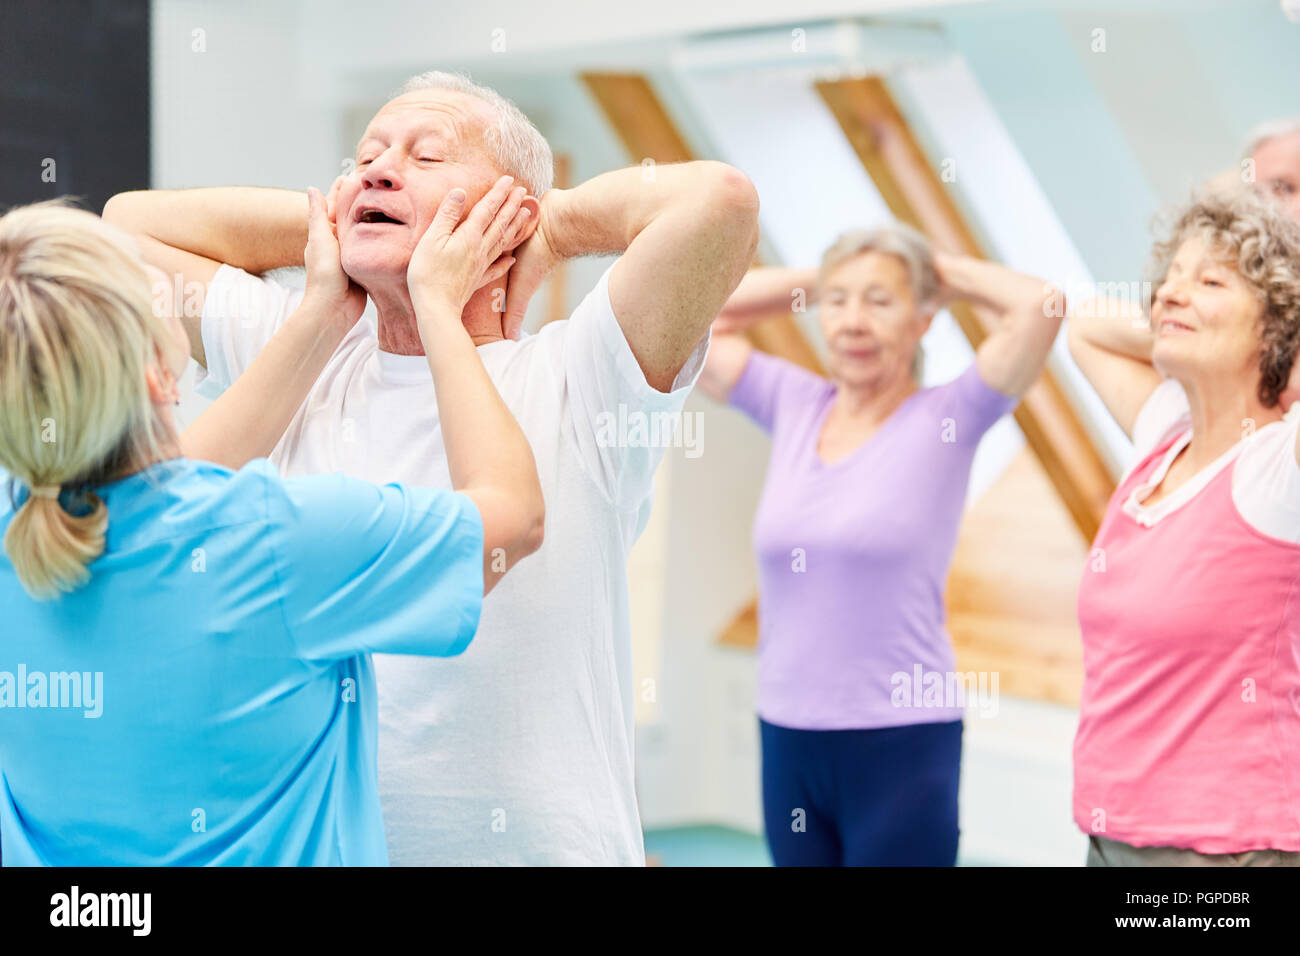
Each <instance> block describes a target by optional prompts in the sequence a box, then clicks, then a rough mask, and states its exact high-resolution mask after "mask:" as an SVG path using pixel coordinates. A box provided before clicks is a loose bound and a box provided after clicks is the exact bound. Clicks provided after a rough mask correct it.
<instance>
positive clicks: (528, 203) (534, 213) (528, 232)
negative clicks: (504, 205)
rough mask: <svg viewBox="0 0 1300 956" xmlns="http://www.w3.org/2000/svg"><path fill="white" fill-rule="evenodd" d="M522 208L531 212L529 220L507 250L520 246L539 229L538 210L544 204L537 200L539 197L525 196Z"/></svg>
mask: <svg viewBox="0 0 1300 956" xmlns="http://www.w3.org/2000/svg"><path fill="white" fill-rule="evenodd" d="M522 208H524V209H527V210H528V214H529V215H528V222H526V223H525V224H524V229H523V232H521V233H520V234H519V238H518V239H517V240H515V242H514V243H513V244H511V245H510V246H508V247H507V251H509V250H510V249H515V248H518V247H519V246H521V245H523V244H524V243H525V242H527V241H528V239H529V238H530V237H531V236H532V234H533V232H534V231H536V229H537V222H538V212H539V211H540V210H541V208H542V204H541V203H540V202H539V201H538V200H537V197H536V196H525V197H524V201H523V204H522Z"/></svg>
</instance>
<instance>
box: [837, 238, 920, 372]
mask: <svg viewBox="0 0 1300 956" xmlns="http://www.w3.org/2000/svg"><path fill="white" fill-rule="evenodd" d="M868 252H878V253H880V254H881V255H887V256H893V257H894V258H895V259H897V260H899V261H900V262H901V263H902V264H903V268H904V269H906V270H907V280H908V283H909V284H910V285H911V287H912V300H913V302H914V303H915V305H916V308H917V310H918V311H923V310H925V309H928V308H930V307H931V306H932V305H933V304H934V303H935V302H936V301H937V300H938V298H939V286H940V283H939V270H938V269H937V268H936V267H935V264H934V250H933V248H931V246H930V240H928V239H926V238H925V236H923V235H921V233H919V232H917V231H916V230H915V229H913V228H912V227H911V226H909V225H906V224H905V223H901V222H896V223H893V224H891V225H888V226H877V227H876V228H875V229H850V230H849V231H847V232H843V233H841V234H840V235H839V237H838V238H836V240H835V241H834V242H833V243H831V246H830V248H829V249H827V250H826V251H825V252H824V253H822V264H821V269H820V270H819V271H818V275H817V284H818V285H820V286H825V285H826V278H827V276H829V275H830V274H831V273H832V272H834V271H835V269H836V268H838V267H839V266H840V265H842V264H844V263H845V262H847V261H848V260H850V259H853V258H856V257H857V256H860V255H864V254H865V253H868ZM924 368H925V351H924V349H923V348H922V347H921V343H920V342H917V343H916V353H915V354H914V355H913V356H912V369H911V371H912V377H913V378H915V379H917V380H918V381H919V380H920V378H921V374H922V372H923V370H924Z"/></svg>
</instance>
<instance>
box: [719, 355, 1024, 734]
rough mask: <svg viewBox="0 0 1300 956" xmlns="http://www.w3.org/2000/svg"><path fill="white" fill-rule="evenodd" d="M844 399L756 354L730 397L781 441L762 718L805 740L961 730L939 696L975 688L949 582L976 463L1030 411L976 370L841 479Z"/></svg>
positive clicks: (767, 494)
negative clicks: (876, 731)
mask: <svg viewBox="0 0 1300 956" xmlns="http://www.w3.org/2000/svg"><path fill="white" fill-rule="evenodd" d="M834 398H835V386H834V385H833V384H832V383H830V382H828V381H827V380H826V379H824V378H821V377H820V376H818V375H814V374H812V373H811V372H808V371H806V370H804V369H802V368H800V367H799V366H797V365H795V364H793V363H792V362H787V361H785V360H783V359H779V358H774V357H772V356H770V355H765V354H763V353H762V352H757V351H756V352H754V353H753V355H752V356H751V358H750V359H749V362H748V364H747V365H746V366H745V370H744V372H743V373H742V375H741V377H740V381H739V382H737V383H736V386H735V388H733V389H732V392H731V398H730V403H731V404H732V405H733V406H735V407H736V408H738V409H740V410H741V411H742V412H744V413H745V414H746V415H748V416H749V417H750V418H751V419H753V420H754V421H755V422H756V423H757V424H758V425H759V426H761V427H762V428H763V429H764V430H765V431H766V432H768V434H769V435H771V437H772V456H771V460H770V461H769V464H768V471H767V483H766V485H765V486H764V488H763V495H762V498H761V500H760V502H759V506H758V514H757V516H756V517H755V520H754V551H755V553H756V554H757V556H758V564H759V647H758V713H759V716H760V717H762V718H763V719H764V720H765V721H767V722H768V723H773V724H779V725H781V726H783V727H792V728H796V729H801V730H844V729H868V728H873V727H896V726H901V725H905V724H924V723H936V722H939V721H948V720H957V719H960V717H961V714H962V708H961V706H960V705H959V701H958V700H957V699H955V698H954V697H953V696H952V695H951V694H949V693H940V692H939V691H938V690H937V688H938V687H939V686H940V682H941V686H942V687H943V688H945V689H947V688H951V687H953V686H958V687H959V686H960V682H956V681H954V680H953V679H952V678H951V676H950V675H952V674H953V671H954V663H955V662H954V658H953V651H952V641H951V640H950V639H949V637H948V633H947V631H946V630H945V628H944V601H943V590H944V582H945V580H946V578H947V575H948V566H949V564H950V563H951V561H952V552H953V548H954V547H955V546H956V542H957V527H958V524H959V523H960V521H961V515H962V510H963V507H964V505H965V499H966V485H967V481H968V479H969V477H970V466H971V461H972V459H973V458H974V455H975V448H976V446H977V445H978V444H979V441H980V438H981V437H983V435H984V433H985V432H986V431H987V430H988V428H989V426H991V425H992V424H993V423H994V422H995V421H997V420H998V418H1000V417H1001V416H1002V415H1004V414H1006V413H1007V412H1008V411H1010V410H1011V409H1012V408H1014V407H1015V405H1016V402H1017V400H1016V399H1015V398H1012V397H1010V396H1007V395H1003V394H1002V393H1000V392H998V391H996V390H995V389H993V388H992V387H990V386H989V385H987V384H985V382H984V380H983V379H982V378H980V375H979V372H978V370H977V369H976V367H975V363H973V362H972V363H971V365H970V367H969V368H968V369H966V371H965V372H964V373H963V374H962V375H960V376H958V377H957V378H956V379H954V380H953V381H951V382H948V383H947V384H945V385H939V386H936V387H933V388H925V389H921V390H919V391H916V392H913V393H912V394H911V395H910V396H908V398H907V399H905V400H904V401H903V403H902V404H901V405H900V406H899V407H898V408H897V409H896V410H895V411H894V413H893V414H892V415H891V416H890V417H889V418H888V419H887V420H886V421H885V423H884V424H883V425H881V426H880V428H879V429H878V430H877V431H876V432H875V434H873V435H872V436H871V437H870V438H869V439H868V440H867V441H866V442H865V443H863V444H862V445H861V446H859V447H858V448H856V449H854V450H853V451H852V452H851V453H850V454H849V455H848V456H847V457H846V458H843V459H841V460H839V461H837V462H835V463H833V464H827V463H825V462H823V461H822V459H821V457H820V456H819V455H818V453H817V442H818V438H819V436H820V435H821V431H822V426H823V424H824V423H825V421H826V416H827V415H828V414H829V412H830V409H831V405H832V402H833V401H834ZM932 675H934V676H932Z"/></svg>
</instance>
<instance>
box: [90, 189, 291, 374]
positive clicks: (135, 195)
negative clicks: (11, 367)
mask: <svg viewBox="0 0 1300 956" xmlns="http://www.w3.org/2000/svg"><path fill="white" fill-rule="evenodd" d="M103 218H104V220H105V221H106V222H110V223H112V224H113V225H115V226H117V227H118V228H120V229H123V230H125V231H126V232H129V233H131V234H132V235H134V236H135V237H136V239H137V240H138V241H139V243H140V252H141V254H142V255H143V256H144V259H145V261H146V262H149V263H151V264H152V265H155V266H157V267H158V268H159V269H161V270H163V272H165V273H166V274H167V276H168V278H169V279H170V280H172V281H173V282H179V283H180V284H181V285H180V291H181V293H182V295H183V297H184V301H185V306H186V307H185V309H184V312H183V314H182V316H181V318H182V321H183V323H184V325H185V333H186V335H188V336H189V339H190V353H191V354H192V355H193V356H194V360H195V361H196V362H198V363H199V364H200V365H202V366H204V367H205V368H206V367H207V356H206V355H205V354H204V351H203V335H202V330H201V328H200V319H201V315H202V300H203V297H204V296H206V294H207V288H208V283H209V282H210V281H211V280H212V277H213V276H214V275H215V274H216V271H217V269H218V268H220V266H221V265H222V264H226V265H231V266H234V267H236V268H238V269H243V270H244V271H246V272H252V273H262V272H266V271H267V270H268V269H275V268H278V267H280V266H292V265H302V262H303V258H302V254H303V249H304V247H305V246H306V245H307V194H306V193H305V192H293V191H291V190H286V189H259V188H256V187H247V186H222V187H214V188H210V189H168V190H141V191H137V192H127V193H119V194H118V195H116V196H114V197H113V198H112V199H110V200H109V201H108V202H107V203H106V204H105V205H104V213H103ZM178 276H179V277H180V278H179V280H178V279H177V277H178Z"/></svg>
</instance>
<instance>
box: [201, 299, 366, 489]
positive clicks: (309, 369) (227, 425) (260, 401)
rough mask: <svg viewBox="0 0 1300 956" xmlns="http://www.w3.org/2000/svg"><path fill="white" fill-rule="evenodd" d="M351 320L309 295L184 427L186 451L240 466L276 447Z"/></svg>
mask: <svg viewBox="0 0 1300 956" xmlns="http://www.w3.org/2000/svg"><path fill="white" fill-rule="evenodd" d="M351 325H352V323H351V322H349V321H347V320H346V319H345V317H344V316H343V315H342V314H341V313H338V311H337V310H333V314H331V310H330V309H329V308H328V307H326V306H324V305H320V304H317V302H316V301H315V300H313V299H311V298H310V296H309V297H307V298H304V299H303V302H302V304H301V305H299V306H298V308H297V310H296V311H295V312H294V313H293V315H291V316H290V317H289V318H288V319H287V320H286V321H285V323H284V325H282V326H281V327H280V329H279V330H278V331H277V332H276V333H275V335H273V336H272V337H271V341H270V342H268V343H267V344H266V346H265V347H264V348H263V349H262V350H261V352H259V353H258V355H257V357H256V358H255V359H254V360H253V363H252V364H251V365H250V366H249V367H248V368H247V369H246V370H245V371H244V373H243V374H242V375H240V376H239V378H237V379H236V380H235V382H234V383H233V384H232V385H231V386H230V387H229V388H228V389H226V391H225V392H224V393H222V395H221V397H220V398H218V399H217V400H216V401H215V402H213V403H212V405H211V406H210V407H209V408H208V409H207V410H206V411H204V412H203V414H202V415H200V416H199V417H198V419H196V420H195V422H194V424H192V425H190V427H189V428H187V429H185V431H184V433H183V434H182V435H181V448H182V450H183V451H184V452H185V454H186V456H187V457H190V458H199V459H202V460H204V461H212V462H216V463H217V464H219V465H225V466H226V467H227V468H232V469H238V468H242V467H243V466H244V465H245V464H247V463H248V462H250V461H252V460H253V459H254V458H265V457H266V456H268V455H270V454H271V452H272V451H274V450H275V446H276V443H277V442H279V440H280V438H281V436H283V435H284V431H285V429H286V428H288V427H289V423H290V422H291V421H292V420H293V416H294V414H296V413H297V411H298V409H299V408H300V407H301V406H302V403H303V401H305V400H306V398H307V393H308V392H309V391H310V390H311V387H312V385H313V384H314V383H315V382H316V379H317V378H318V377H319V376H320V373H321V371H322V370H323V369H324V368H325V363H326V362H328V361H329V358H330V356H331V355H333V354H334V350H335V349H336V348H338V345H339V343H340V342H341V341H343V337H344V336H345V335H346V334H347V332H348V329H349V328H351Z"/></svg>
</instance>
